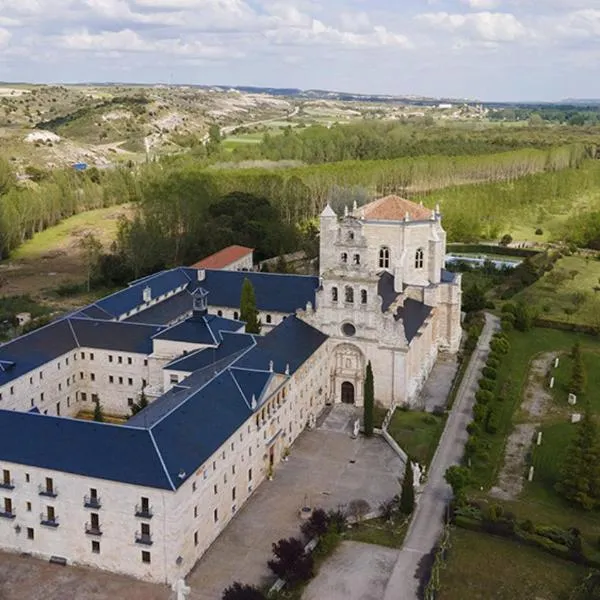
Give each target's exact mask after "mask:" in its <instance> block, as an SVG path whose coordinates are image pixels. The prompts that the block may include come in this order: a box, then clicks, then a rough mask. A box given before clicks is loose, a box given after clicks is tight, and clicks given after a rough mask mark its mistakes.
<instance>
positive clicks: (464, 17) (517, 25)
mask: <svg viewBox="0 0 600 600" xmlns="http://www.w3.org/2000/svg"><path fill="white" fill-rule="evenodd" d="M417 19H418V20H420V21H422V22H424V23H427V24H429V25H430V26H432V27H434V28H437V29H443V30H446V31H449V32H452V33H460V34H461V35H463V36H467V37H469V38H471V39H476V40H480V41H483V42H513V41H515V40H518V39H520V38H523V37H525V36H526V35H527V33H528V32H527V28H526V27H525V26H524V25H523V24H522V23H521V22H520V21H519V20H518V19H517V18H516V17H515V16H514V15H513V14H511V13H498V12H496V13H494V12H487V11H486V12H478V13H467V14H450V13H447V12H437V13H425V14H422V15H419V16H418V17H417Z"/></svg>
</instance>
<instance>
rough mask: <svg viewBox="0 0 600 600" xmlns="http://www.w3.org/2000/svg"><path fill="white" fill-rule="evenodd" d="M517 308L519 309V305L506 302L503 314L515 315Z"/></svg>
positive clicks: (503, 306)
mask: <svg viewBox="0 0 600 600" xmlns="http://www.w3.org/2000/svg"><path fill="white" fill-rule="evenodd" d="M516 310H517V307H516V306H515V304H513V303H512V302H505V303H504V304H503V305H502V314H503V315H506V314H511V315H513V316H514V314H515V312H516Z"/></svg>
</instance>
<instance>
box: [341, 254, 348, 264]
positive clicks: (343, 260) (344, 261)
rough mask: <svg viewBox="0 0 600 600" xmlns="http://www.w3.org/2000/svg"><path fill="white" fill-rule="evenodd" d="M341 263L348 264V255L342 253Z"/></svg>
mask: <svg viewBox="0 0 600 600" xmlns="http://www.w3.org/2000/svg"><path fill="white" fill-rule="evenodd" d="M342 262H343V263H347V262H348V255H347V254H346V253H345V252H342Z"/></svg>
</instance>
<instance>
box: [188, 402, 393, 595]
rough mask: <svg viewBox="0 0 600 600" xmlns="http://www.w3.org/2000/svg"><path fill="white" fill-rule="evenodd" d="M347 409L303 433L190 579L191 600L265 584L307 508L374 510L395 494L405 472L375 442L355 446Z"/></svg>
mask: <svg viewBox="0 0 600 600" xmlns="http://www.w3.org/2000/svg"><path fill="white" fill-rule="evenodd" d="M351 418H352V412H351V407H346V406H336V407H334V409H333V411H332V413H331V414H330V415H329V416H328V417H327V418H326V419H325V420H324V422H323V423H322V424H321V425H320V427H319V428H317V429H315V430H314V431H306V432H305V433H303V434H302V435H301V436H300V438H298V440H297V441H296V443H295V444H294V446H293V447H292V449H291V455H290V457H289V459H288V461H287V462H284V463H282V464H281V465H280V466H279V467H278V468H277V469H276V470H275V477H274V479H273V481H267V482H265V483H264V484H262V485H261V486H260V487H259V488H258V489H257V490H256V492H255V494H254V495H253V497H252V498H251V499H250V500H249V501H248V503H247V504H246V505H245V506H244V507H243V509H242V510H241V511H240V512H239V514H238V515H237V516H236V517H235V519H233V521H232V522H231V523H230V524H229V526H228V527H227V529H226V530H225V531H224V532H223V533H222V534H221V536H220V537H219V538H218V539H217V540H216V542H215V543H214V544H213V545H212V546H211V548H210V549H209V550H208V552H207V553H206V554H205V555H204V556H203V557H202V559H201V560H200V561H199V562H198V563H197V564H196V566H195V567H194V569H193V570H192V572H191V573H190V574H189V575H188V577H187V581H188V584H189V585H190V586H191V587H192V590H193V598H194V600H216V599H219V598H220V597H221V593H222V591H223V589H224V588H225V587H227V586H228V585H229V584H231V583H232V582H233V581H240V582H244V583H253V584H257V585H259V584H263V583H265V582H266V581H267V580H268V578H269V577H270V572H269V569H268V567H267V561H268V560H269V559H270V558H271V556H272V555H271V544H272V543H273V542H276V541H277V540H279V539H281V538H284V537H290V536H295V535H298V534H299V531H300V524H301V521H300V519H299V516H298V511H299V510H300V508H301V507H302V506H303V505H304V504H305V503H308V504H310V505H311V506H313V507H321V508H324V509H335V508H338V507H339V506H342V505H347V504H348V503H349V502H350V501H351V500H356V499H363V500H366V501H367V502H368V503H369V505H370V506H371V509H372V510H376V509H377V508H378V507H379V505H380V504H381V503H382V502H384V501H386V500H389V499H390V498H392V497H393V496H394V495H395V494H397V493H398V492H399V489H400V487H399V482H398V478H399V477H401V475H402V473H403V469H404V467H403V464H402V462H401V460H400V458H399V457H398V456H397V455H396V454H395V453H394V452H393V450H392V449H391V448H390V447H389V446H388V445H387V444H386V443H385V442H384V441H383V440H382V439H381V438H379V437H374V438H371V439H367V438H364V437H359V438H357V439H352V437H351V436H350V435H349V433H348V427H344V424H347V423H348V422H349V421H350V420H351Z"/></svg>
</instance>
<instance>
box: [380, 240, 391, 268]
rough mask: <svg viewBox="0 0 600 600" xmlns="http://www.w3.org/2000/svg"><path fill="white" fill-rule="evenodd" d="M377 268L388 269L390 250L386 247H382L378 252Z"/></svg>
mask: <svg viewBox="0 0 600 600" xmlns="http://www.w3.org/2000/svg"><path fill="white" fill-rule="evenodd" d="M379 268H380V269H389V268H390V249H389V248H388V247H387V246H383V248H381V249H380V250H379Z"/></svg>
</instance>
